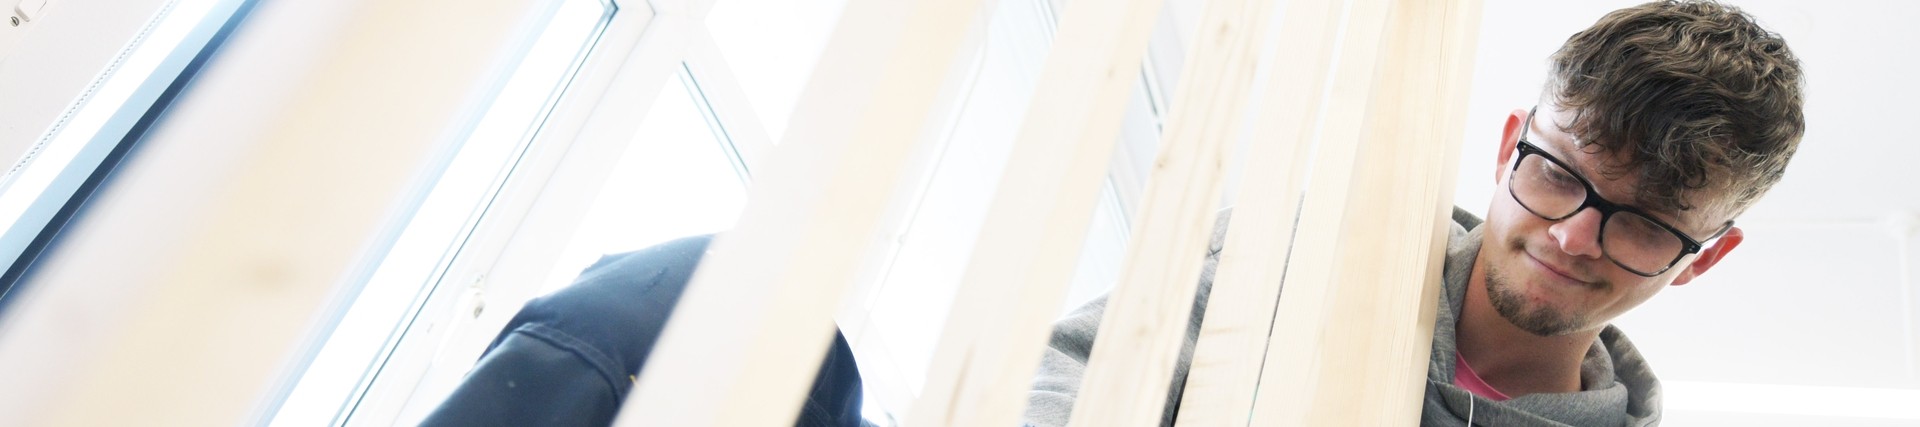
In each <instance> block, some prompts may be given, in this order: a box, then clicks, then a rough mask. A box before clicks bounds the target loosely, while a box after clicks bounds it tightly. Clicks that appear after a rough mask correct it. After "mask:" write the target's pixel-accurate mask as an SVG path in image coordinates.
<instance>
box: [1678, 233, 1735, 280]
mask: <svg viewBox="0 0 1920 427" xmlns="http://www.w3.org/2000/svg"><path fill="white" fill-rule="evenodd" d="M1744 239H1746V234H1745V233H1742V232H1741V231H1740V227H1733V228H1730V229H1727V234H1725V235H1722V236H1720V240H1719V241H1717V242H1714V243H1713V245H1712V246H1708V247H1706V249H1701V250H1700V257H1699V258H1694V259H1693V262H1690V263H1687V265H1684V266H1682V267H1685V269H1684V270H1681V271H1680V275H1679V276H1678V277H1674V278H1673V285H1674V286H1680V285H1685V284H1687V282H1692V281H1693V278H1695V277H1700V275H1701V274H1706V272H1707V269H1710V268H1713V266H1714V264H1719V263H1720V259H1721V258H1726V257H1727V253H1729V252H1733V248H1734V247H1738V246H1740V241H1741V240H1744Z"/></svg>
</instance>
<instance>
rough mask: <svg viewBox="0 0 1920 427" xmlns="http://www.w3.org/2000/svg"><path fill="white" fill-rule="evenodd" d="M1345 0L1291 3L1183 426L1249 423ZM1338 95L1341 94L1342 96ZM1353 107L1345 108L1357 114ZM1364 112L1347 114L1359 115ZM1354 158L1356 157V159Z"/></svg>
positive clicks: (1197, 350) (1185, 399)
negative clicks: (1262, 355)
mask: <svg viewBox="0 0 1920 427" xmlns="http://www.w3.org/2000/svg"><path fill="white" fill-rule="evenodd" d="M1345 3H1346V2H1345V1H1342V0H1292V1H1288V2H1287V6H1286V7H1287V10H1286V12H1285V14H1283V15H1282V16H1283V17H1284V19H1283V21H1282V22H1281V25H1280V29H1279V31H1280V36H1279V38H1278V43H1277V44H1276V45H1275V46H1274V47H1273V49H1272V50H1273V52H1272V53H1271V54H1269V55H1267V56H1268V57H1269V58H1272V59H1271V60H1272V61H1273V64H1271V65H1269V66H1268V67H1267V68H1265V70H1267V71H1266V72H1265V73H1266V75H1265V76H1264V78H1265V79H1266V80H1267V82H1266V91H1265V92H1263V93H1261V94H1260V100H1261V101H1262V103H1263V104H1264V105H1263V107H1262V108H1261V109H1260V114H1259V116H1258V119H1256V120H1255V122H1254V124H1253V126H1252V127H1251V129H1250V132H1251V133H1250V134H1249V135H1247V139H1248V144H1249V147H1248V148H1247V151H1246V159H1245V160H1243V161H1245V162H1247V165H1248V166H1247V167H1245V168H1244V169H1243V170H1244V171H1246V172H1245V176H1243V177H1241V178H1240V182H1241V184H1240V189H1239V193H1238V195H1237V196H1236V197H1235V198H1234V200H1235V204H1234V207H1233V216H1232V223H1231V224H1230V225H1229V226H1228V228H1227V236H1226V241H1225V243H1224V245H1223V248H1222V250H1221V252H1220V255H1219V264H1218V265H1217V266H1216V267H1215V269H1214V278H1213V288H1212V291H1211V293H1210V297H1209V299H1208V303H1207V313H1206V319H1205V320H1204V322H1203V323H1202V324H1201V327H1200V336H1199V339H1198V340H1199V342H1198V343H1197V344H1196V345H1195V347H1194V353H1193V361H1192V365H1191V367H1190V368H1189V370H1188V372H1187V382H1186V388H1185V389H1184V391H1183V392H1182V393H1183V395H1182V398H1181V400H1180V417H1179V418H1178V419H1177V420H1178V424H1179V425H1181V426H1217V425H1247V423H1248V419H1249V417H1250V416H1251V411H1252V408H1253V396H1254V391H1255V388H1257V387H1258V383H1259V379H1260V367H1261V362H1262V361H1263V360H1262V358H1261V357H1259V356H1260V355H1261V354H1264V353H1265V352H1266V350H1267V333H1268V332H1269V331H1271V330H1272V329H1271V328H1272V326H1273V309H1274V305H1275V303H1276V302H1277V301H1276V300H1277V299H1278V298H1279V296H1280V285H1281V278H1282V277H1281V276H1282V274H1284V273H1285V272H1286V269H1287V256H1288V253H1289V249H1290V248H1291V247H1292V243H1293V236H1294V233H1295V231H1294V224H1295V220H1296V219H1298V218H1299V207H1300V195H1301V189H1300V184H1301V181H1302V179H1303V178H1305V175H1306V173H1305V172H1306V169H1307V156H1308V154H1309V149H1310V148H1311V147H1313V145H1314V129H1315V127H1316V124H1317V123H1318V122H1319V121H1320V118H1321V116H1322V114H1323V113H1322V111H1321V109H1320V105H1321V101H1322V99H1323V98H1322V94H1323V93H1325V90H1324V89H1325V88H1326V82H1327V76H1328V71H1329V69H1331V68H1332V67H1333V52H1334V40H1335V38H1336V37H1337V36H1338V35H1339V31H1340V26H1339V24H1340V17H1341V12H1342V6H1343V5H1344V4H1345ZM1336 102H1339V101H1336ZM1354 110H1355V109H1351V108H1350V109H1348V110H1344V111H1342V112H1343V113H1346V114H1347V115H1348V116H1353V115H1355V113H1356V111H1354ZM1357 118H1358V117H1344V118H1342V119H1340V120H1347V121H1349V122H1350V121H1352V120H1356V119H1357ZM1348 157H1349V158H1350V156H1348Z"/></svg>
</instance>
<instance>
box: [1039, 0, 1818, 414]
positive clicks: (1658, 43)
mask: <svg viewBox="0 0 1920 427" xmlns="http://www.w3.org/2000/svg"><path fill="white" fill-rule="evenodd" d="M1552 63H1553V64H1552V71H1551V75H1550V76H1549V79H1548V84H1547V87H1546V90H1545V92H1544V93H1543V94H1542V99H1541V102H1540V104H1539V105H1538V106H1537V107H1535V108H1532V109H1517V110H1514V111H1513V112H1512V113H1511V114H1509V115H1508V117H1507V118H1506V120H1505V123H1504V125H1503V126H1504V127H1503V133H1502V138H1501V141H1500V143H1501V149H1500V151H1499V153H1500V154H1499V158H1498V159H1497V160H1498V162H1497V164H1496V165H1495V167H1494V169H1493V172H1494V174H1493V176H1494V184H1495V185H1496V186H1498V190H1499V191H1496V192H1495V197H1494V200H1493V203H1492V206H1490V207H1489V208H1488V214H1487V219H1486V221H1485V223H1484V224H1482V223H1480V221H1479V220H1477V219H1474V218H1473V217H1472V215H1470V214H1466V213H1465V212H1461V211H1456V212H1455V214H1454V218H1455V222H1456V224H1455V225H1456V227H1455V228H1454V229H1453V233H1452V235H1451V236H1450V239H1449V242H1448V250H1447V260H1446V265H1445V268H1444V273H1443V274H1444V277H1443V282H1444V283H1445V290H1444V292H1442V293H1441V300H1440V301H1438V302H1437V303H1438V304H1439V305H1440V310H1439V315H1438V316H1436V317H1437V318H1438V319H1437V322H1436V324H1435V325H1434V330H1435V334H1434V341H1433V358H1432V364H1431V366H1430V367H1429V369H1428V380H1429V381H1428V387H1427V393H1426V403H1425V406H1424V411H1423V413H1422V416H1421V424H1422V425H1428V426H1460V425H1497V426H1560V425H1576V426H1602V425H1604V426H1617V425H1631V426H1647V425H1655V424H1658V423H1659V420H1660V384H1659V381H1658V380H1657V379H1655V378H1654V375H1653V372H1652V370H1651V368H1649V366H1648V364H1647V362H1646V361H1645V360H1644V359H1642V358H1641V356H1640V354H1639V353H1638V352H1637V351H1636V350H1635V349H1634V347H1633V344H1632V343H1631V342H1629V341H1627V338H1626V336H1625V335H1623V334H1622V332H1621V331H1620V330H1619V329H1617V328H1614V327H1612V326H1610V325H1608V322H1609V321H1611V320H1613V319H1614V318H1616V317H1618V316H1619V315H1621V314H1622V313H1625V312H1627V311H1628V310H1630V309H1632V308H1634V307H1636V306H1639V305H1640V304H1641V303H1643V302H1646V300H1647V299H1648V298H1652V297H1653V295H1654V294H1655V293H1658V292H1659V291H1660V290H1661V289H1664V288H1665V287H1667V286H1679V285H1684V284H1687V283H1688V282H1691V281H1693V280H1694V279H1695V278H1697V277H1699V276H1700V275H1701V274H1703V273H1705V272H1706V271H1707V270H1708V269H1710V268H1712V267H1713V266H1714V265H1715V264H1716V263H1718V262H1719V261H1720V260H1721V259H1722V258H1724V257H1725V256H1726V255H1727V254H1728V253H1730V252H1731V251H1732V250H1733V249H1734V248H1735V247H1737V246H1739V245H1740V242H1741V240H1742V239H1743V235H1742V234H1741V231H1740V229H1739V227H1736V226H1734V222H1733V219H1734V218H1735V217H1737V216H1739V214H1740V213H1741V212H1742V211H1744V210H1745V209H1746V208H1748V207H1750V206H1752V204H1753V203H1754V202H1755V201H1756V200H1758V199H1759V197H1760V196H1761V195H1762V194H1763V193H1765V192H1766V191H1767V189H1768V188H1770V187H1771V186H1772V185H1773V184H1774V183H1776V182H1778V181H1779V179H1780V177H1781V174H1782V173H1783V171H1784V170H1785V168H1786V164H1787V160H1788V158H1789V157H1791V156H1792V155H1793V152H1794V149H1795V147H1796V146H1797V144H1798V143H1799V140H1800V136H1801V134H1802V132H1803V129H1804V121H1803V120H1802V117H1801V111H1800V104H1801V95H1800V86H1801V76H1800V68H1799V64H1798V60H1797V59H1795V58H1794V56H1793V54H1792V53H1791V52H1790V51H1789V50H1788V49H1787V46H1786V43H1785V42H1784V41H1783V40H1781V39H1780V37H1779V36H1778V35H1776V34H1773V33H1770V32H1768V31H1766V30H1765V29H1762V28H1761V27H1759V26H1758V25H1757V24H1755V23H1754V22H1753V19H1752V18H1751V17H1749V16H1747V15H1745V14H1744V13H1742V12H1740V11H1739V10H1738V9H1736V8H1733V7H1729V6H1723V5H1719V4H1715V3H1710V2H1693V1H1688V2H1673V1H1663V2H1656V3H1649V4H1645V5H1640V6H1636V7H1632V8H1628V9H1623V10H1619V11H1615V12H1613V13H1611V14H1608V15H1607V16H1605V17H1603V18H1601V19H1600V21H1599V22H1597V23H1595V24H1594V25H1593V27H1591V28H1588V29H1586V30H1584V31H1582V32H1580V33H1578V34H1575V35H1574V36H1573V37H1572V38H1570V39H1568V40H1567V42H1566V44H1565V45H1563V46H1562V47H1561V48H1560V50H1559V51H1558V52H1556V53H1555V54H1554V55H1553V58H1552ZM1223 222H1224V221H1223ZM1221 230H1222V231H1224V227H1223V228H1221ZM1219 236H1220V234H1218V233H1216V237H1215V243H1214V246H1213V250H1214V251H1216V252H1217V251H1218V250H1219V248H1220V244H1219ZM1212 258H1213V257H1212V256H1211V255H1210V256H1209V259H1208V266H1207V274H1206V276H1205V277H1203V278H1202V284H1201V289H1200V298H1199V300H1198V302H1196V304H1195V309H1194V315H1193V319H1192V323H1191V325H1190V327H1189V329H1188V334H1187V337H1188V341H1187V348H1186V350H1185V351H1184V352H1183V355H1182V360H1181V363H1180V366H1179V367H1178V369H1177V370H1176V377H1175V378H1174V379H1173V382H1174V387H1173V390H1172V392H1171V393H1170V395H1169V397H1168V408H1167V410H1166V412H1165V414H1166V416H1165V418H1164V421H1166V422H1167V423H1169V424H1170V423H1171V422H1172V421H1173V420H1174V419H1175V418H1176V417H1177V416H1178V414H1177V408H1178V405H1179V399H1180V389H1181V386H1182V385H1183V384H1184V381H1185V375H1186V364H1187V360H1188V358H1190V357H1191V355H1192V348H1193V347H1192V346H1193V340H1194V337H1195V336H1196V335H1197V332H1198V330H1199V325H1200V319H1201V316H1203V314H1204V311H1205V308H1206V302H1205V301H1206V295H1207V292H1208V287H1209V285H1211V273H1212V264H1213V259H1212ZM1104 303H1105V299H1104V298H1102V299H1098V300H1095V301H1093V302H1091V303H1089V304H1088V305H1087V306H1085V307H1082V308H1080V309H1079V310H1076V311H1075V312H1074V313H1073V314H1071V315H1070V316H1069V317H1068V318H1066V319H1063V320H1061V321H1060V322H1059V323H1057V324H1056V325H1055V329H1054V335H1053V338H1052V342H1051V348H1050V350H1049V352H1048V354H1047V356H1046V358H1045V362H1044V365H1043V366H1042V367H1041V372H1040V375H1039V377H1038V378H1037V379H1036V382H1035V389H1034V391H1033V392H1032V394H1031V396H1030V401H1031V404H1030V406H1029V409H1028V413H1027V418H1028V421H1027V422H1028V423H1029V424H1031V425H1035V426H1055V425H1064V424H1065V423H1066V421H1067V417H1068V415H1069V414H1070V413H1071V411H1072V400H1073V397H1074V395H1075V393H1076V392H1077V388H1078V387H1079V383H1080V374H1081V372H1082V369H1083V368H1084V367H1085V363H1086V360H1087V357H1088V353H1089V352H1090V351H1091V349H1092V347H1093V345H1092V341H1093V337H1094V336H1095V331H1096V328H1097V327H1098V324H1099V318H1100V313H1101V310H1102V309H1103V308H1104Z"/></svg>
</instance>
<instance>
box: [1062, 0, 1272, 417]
mask: <svg viewBox="0 0 1920 427" xmlns="http://www.w3.org/2000/svg"><path fill="white" fill-rule="evenodd" d="M1272 3H1273V2H1272V1H1269V0H1214V1H1210V2H1208V4H1207V7H1206V10H1205V11H1204V12H1203V13H1202V16H1201V21H1200V22H1201V25H1200V28H1201V29H1202V30H1201V31H1200V32H1198V33H1197V34H1198V38H1197V39H1195V40H1194V42H1193V43H1192V45H1191V47H1190V48H1189V49H1188V51H1189V52H1190V56H1188V57H1187V63H1186V65H1185V66H1184V69H1183V70H1182V71H1181V76H1182V78H1181V82H1180V86H1179V88H1177V89H1176V90H1175V91H1174V95H1175V99H1174V102H1173V108H1172V115H1171V117H1170V118H1169V120H1168V121H1167V129H1166V135H1165V137H1164V139H1162V140H1161V148H1160V154H1159V155H1158V157H1157V159H1155V164H1154V170H1153V173H1152V175H1150V176H1149V177H1148V180H1147V190H1146V193H1145V195H1144V197H1143V198H1142V199H1141V205H1140V207H1139V211H1138V215H1136V218H1137V219H1136V220H1135V223H1134V228H1133V230H1134V231H1133V241H1132V243H1131V244H1129V245H1128V250H1127V258H1126V263H1125V265H1124V266H1123V267H1122V272H1121V276H1120V282H1119V284H1118V285H1117V286H1116V287H1115V289H1114V291H1113V293H1112V294H1110V295H1109V297H1108V300H1107V307H1106V313H1105V314H1104V315H1103V316H1102V317H1103V319H1102V320H1101V325H1100V332H1099V334H1098V335H1097V336H1096V337H1095V341H1094V348H1093V354H1095V355H1098V356H1097V357H1094V358H1092V360H1089V361H1088V365H1087V371H1086V377H1085V378H1084V379H1083V380H1082V382H1081V386H1080V394H1079V396H1077V399H1076V402H1075V405H1074V408H1073V415H1072V418H1071V421H1070V423H1071V424H1072V425H1079V426H1152V425H1158V424H1159V423H1160V418H1161V414H1162V413H1163V409H1164V408H1165V406H1166V396H1167V390H1168V387H1169V385H1170V384H1169V382H1170V380H1171V379H1172V378H1173V371H1174V364H1175V363H1176V362H1177V360H1176V359H1177V358H1178V357H1179V356H1180V351H1181V347H1182V344H1183V343H1184V341H1185V340H1186V333H1187V320H1188V316H1189V315H1190V314H1191V312H1192V308H1193V298H1194V291H1195V290H1196V288H1197V287H1198V280H1197V279H1198V277H1199V276H1200V268H1201V264H1202V263H1203V262H1204V260H1205V257H1206V251H1207V245H1208V243H1209V241H1210V240H1211V234H1212V231H1213V222H1214V219H1215V215H1214V208H1215V206H1216V204H1217V203H1219V200H1220V192H1221V188H1222V187H1223V186H1224V181H1225V177H1226V162H1227V158H1226V154H1227V150H1228V147H1229V146H1230V144H1231V143H1232V142H1233V141H1234V140H1235V137H1237V136H1239V135H1240V131H1241V126H1240V123H1241V121H1242V119H1243V118H1244V117H1245V114H1244V113H1243V112H1242V110H1243V108H1244V107H1246V105H1247V100H1248V98H1250V96H1249V95H1248V94H1249V92H1252V88H1253V83H1254V69H1255V65H1256V63H1257V62H1258V60H1259V51H1260V49H1259V48H1258V47H1259V45H1260V41H1261V40H1262V38H1263V37H1264V36H1265V35H1267V33H1266V31H1265V26H1266V21H1267V20H1268V18H1269V17H1270V16H1271V15H1272V11H1273V9H1272Z"/></svg>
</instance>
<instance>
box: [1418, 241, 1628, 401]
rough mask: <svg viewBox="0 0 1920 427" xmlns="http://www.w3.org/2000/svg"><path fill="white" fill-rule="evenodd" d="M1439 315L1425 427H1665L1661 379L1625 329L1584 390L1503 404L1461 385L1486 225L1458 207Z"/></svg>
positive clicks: (1599, 345) (1596, 349)
mask: <svg viewBox="0 0 1920 427" xmlns="http://www.w3.org/2000/svg"><path fill="white" fill-rule="evenodd" d="M1453 219H1454V223H1453V224H1452V227H1451V230H1450V232H1449V233H1448V242H1447V258H1446V265H1445V266H1444V267H1443V273H1442V274H1443V276H1442V279H1443V280H1442V281H1443V283H1444V285H1445V289H1443V290H1442V292H1441V296H1440V301H1439V304H1440V310H1439V313H1438V314H1437V315H1436V316H1435V317H1436V319H1435V322H1434V333H1433V356H1432V357H1433V358H1432V359H1431V363H1430V364H1429V365H1428V368H1427V397H1426V402H1425V404H1424V405H1425V406H1424V408H1423V410H1422V413H1421V416H1420V424H1421V425H1423V426H1467V425H1469V424H1468V417H1469V414H1471V417H1472V424H1471V425H1479V426H1632V427H1641V426H1654V425H1658V424H1659V423H1660V380H1659V379H1657V378H1655V377H1654V375H1653V369H1652V368H1651V367H1649V366H1647V361H1646V359H1645V358H1643V357H1641V355H1640V351H1639V350H1638V349H1636V348H1634V346H1633V342H1631V341H1628V340H1627V336H1626V334H1624V333H1622V332H1621V331H1620V329H1619V328H1616V327H1613V326H1612V325H1608V326H1607V327H1606V329H1604V330H1602V331H1601V332H1600V338H1599V339H1597V340H1594V343H1593V346H1592V347H1589V348H1588V349H1587V355H1586V359H1585V360H1583V361H1582V362H1581V363H1580V389H1581V391H1577V392H1571V393H1534V394H1528V395H1524V396H1520V397H1517V398H1513V399H1511V400H1506V401H1501V402H1495V401H1492V400H1488V399H1485V398H1482V397H1478V396H1474V395H1473V394H1472V393H1469V392H1467V391H1466V390H1465V389H1462V388H1460V387H1459V386H1455V385H1453V375H1454V357H1455V350H1456V347H1455V343H1454V330H1455V328H1456V327H1457V326H1458V324H1459V321H1460V308H1461V306H1462V305H1461V304H1462V300H1463V298H1464V297H1465V296H1466V290H1467V282H1468V279H1470V277H1469V276H1471V274H1472V272H1473V263H1474V260H1475V259H1476V257H1478V255H1479V253H1480V243H1481V236H1482V234H1483V230H1482V229H1481V228H1480V227H1479V225H1480V219H1479V218H1476V217H1474V216H1473V215H1472V214H1470V213H1467V212H1466V211H1463V210H1460V209H1458V208H1455V209H1454V211H1453Z"/></svg>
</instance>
